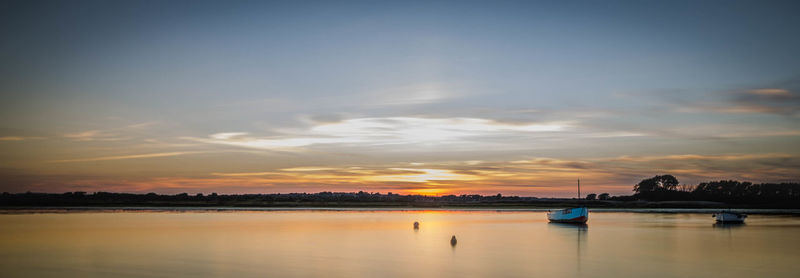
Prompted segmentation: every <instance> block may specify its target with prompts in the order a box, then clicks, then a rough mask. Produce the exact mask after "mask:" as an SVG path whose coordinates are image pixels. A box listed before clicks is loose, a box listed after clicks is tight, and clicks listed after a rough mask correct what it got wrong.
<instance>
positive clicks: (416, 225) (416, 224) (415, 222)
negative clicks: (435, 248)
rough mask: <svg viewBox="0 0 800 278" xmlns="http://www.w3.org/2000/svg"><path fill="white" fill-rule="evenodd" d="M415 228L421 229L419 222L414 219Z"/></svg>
mask: <svg viewBox="0 0 800 278" xmlns="http://www.w3.org/2000/svg"><path fill="white" fill-rule="evenodd" d="M414 230H419V222H417V221H414Z"/></svg>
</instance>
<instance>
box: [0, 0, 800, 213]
mask: <svg viewBox="0 0 800 278" xmlns="http://www.w3.org/2000/svg"><path fill="white" fill-rule="evenodd" d="M387 2H388V1H364V2H343V1H319V2H313V1H287V2H267V1H252V2H240V1H212V2H203V1H2V2H0V95H1V96H2V98H0V100H1V101H0V192H3V191H7V192H26V191H34V192H66V191H87V192H95V191H110V192H142V193H144V192H157V193H170V194H172V193H181V192H188V193H190V194H194V193H211V192H217V193H275V192H281V193H284V192H319V191H359V190H363V191H367V192H382V193H385V192H393V193H402V194H409V193H410V194H416V193H419V194H435V195H442V194H497V193H502V194H504V195H521V196H540V197H568V196H574V195H575V183H576V180H577V179H578V178H580V179H581V185H582V192H583V193H602V192H609V193H611V194H612V195H617V194H630V193H631V189H632V186H633V184H635V183H636V182H638V181H639V180H641V179H644V178H648V177H651V176H654V175H657V174H673V175H675V176H676V177H677V178H678V179H679V180H680V181H681V183H685V184H696V183H698V182H703V181H710V180H719V179H736V180H746V181H752V182H788V181H794V182H797V181H799V180H800V51H798V49H800V36H799V35H798V30H800V16H798V12H799V11H800V2H798V1H686V2H682V1H621V2H616V1H590V2H573V1H552V2H536V1H523V2H495V1H477V2H472V1H452V2H449V1H442V2H434V3H431V2H433V1H420V2H415V1H395V2H394V3H387Z"/></svg>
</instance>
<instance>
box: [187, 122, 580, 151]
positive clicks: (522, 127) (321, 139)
mask: <svg viewBox="0 0 800 278" xmlns="http://www.w3.org/2000/svg"><path fill="white" fill-rule="evenodd" d="M571 128H572V123H570V122H545V123H519V124H517V123H504V122H498V121H493V120H488V119H481V118H417V117H386V118H355V119H347V120H342V121H338V122H333V123H321V124H316V125H314V126H312V127H310V128H308V129H307V130H304V131H301V132H298V133H296V134H292V135H285V136H277V137H270V138H258V137H251V136H249V133H245V132H225V133H216V134H212V135H210V136H209V138H193V137H186V139H189V140H194V141H199V142H205V143H210V144H222V145H231V146H238V147H245V148H256V149H268V150H272V149H279V150H288V149H299V148H303V147H311V146H314V145H360V146H380V145H413V144H427V145H446V144H454V143H464V142H469V141H480V140H481V139H482V138H486V137H490V136H511V135H515V134H516V135H520V134H531V133H558V132H564V131H568V130H570V129H571Z"/></svg>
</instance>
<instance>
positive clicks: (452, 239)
mask: <svg viewBox="0 0 800 278" xmlns="http://www.w3.org/2000/svg"><path fill="white" fill-rule="evenodd" d="M456 243H458V240H456V236H455V235H454V236H453V237H451V238H450V245H453V246H456Z"/></svg>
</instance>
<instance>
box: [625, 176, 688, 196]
mask: <svg viewBox="0 0 800 278" xmlns="http://www.w3.org/2000/svg"><path fill="white" fill-rule="evenodd" d="M678 184H679V182H678V179H677V178H675V177H674V176H672V175H663V176H655V177H652V178H649V179H644V180H642V181H640V182H639V183H638V184H636V185H635V186H633V191H636V193H646V192H654V191H659V190H675V187H677V186H678Z"/></svg>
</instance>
